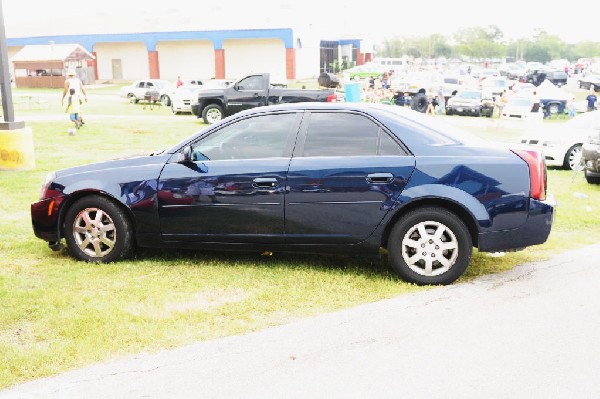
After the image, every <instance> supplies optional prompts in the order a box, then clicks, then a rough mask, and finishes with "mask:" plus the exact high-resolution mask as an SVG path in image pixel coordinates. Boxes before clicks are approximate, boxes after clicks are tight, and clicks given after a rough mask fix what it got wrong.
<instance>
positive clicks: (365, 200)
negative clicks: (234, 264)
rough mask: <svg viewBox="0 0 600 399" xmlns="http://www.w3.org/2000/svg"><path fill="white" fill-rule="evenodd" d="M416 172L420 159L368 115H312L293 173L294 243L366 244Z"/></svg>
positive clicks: (290, 226)
mask: <svg viewBox="0 0 600 399" xmlns="http://www.w3.org/2000/svg"><path fill="white" fill-rule="evenodd" d="M414 166H415V160H414V157H413V156H412V155H410V154H409V153H408V152H407V151H406V150H405V149H404V148H403V146H402V145H401V144H400V143H398V142H397V141H396V140H395V139H394V138H392V136H391V135H390V134H389V133H388V132H387V131H386V129H385V128H383V127H382V126H381V125H379V124H378V123H377V122H376V121H374V120H373V119H371V118H369V117H367V116H366V115H364V114H360V113H353V112H349V111H330V112H324V111H323V112H321V111H319V112H311V113H307V114H306V115H305V118H304V119H303V122H302V128H301V134H300V136H299V139H298V144H297V145H296V149H295V150H294V155H293V157H292V160H291V163H290V169H289V173H288V187H289V189H288V190H289V192H288V193H287V194H286V214H285V225H286V237H287V239H288V242H289V243H294V244H354V243H358V242H360V241H363V240H365V239H366V238H368V237H369V236H370V235H371V234H372V232H373V231H374V230H375V228H376V227H377V226H378V225H379V223H380V222H381V220H382V219H383V217H384V216H385V215H386V213H387V212H388V211H389V210H390V209H391V207H392V205H393V204H394V203H395V201H396V198H397V197H398V195H399V194H400V193H401V192H402V190H403V189H404V186H405V185H406V183H407V181H408V178H409V177H410V175H411V173H412V171H413V169H414Z"/></svg>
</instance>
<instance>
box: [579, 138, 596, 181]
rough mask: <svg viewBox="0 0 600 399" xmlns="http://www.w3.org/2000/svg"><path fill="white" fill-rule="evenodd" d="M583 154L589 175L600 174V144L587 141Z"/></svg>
mask: <svg viewBox="0 0 600 399" xmlns="http://www.w3.org/2000/svg"><path fill="white" fill-rule="evenodd" d="M581 156H582V158H583V159H584V160H585V169H586V171H587V174H588V176H593V177H596V176H600V145H598V144H589V143H585V144H584V145H583V147H582V153H581Z"/></svg>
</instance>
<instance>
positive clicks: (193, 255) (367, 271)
mask: <svg viewBox="0 0 600 399" xmlns="http://www.w3.org/2000/svg"><path fill="white" fill-rule="evenodd" d="M132 260H136V261H149V262H170V263H171V262H172V263H187V264H193V265H197V266H198V267H202V266H203V265H207V264H222V265H227V264H231V265H235V266H244V265H247V266H248V267H260V268H281V267H285V268H289V269H290V270H297V269H307V270H318V271H321V272H326V273H327V272H331V273H336V274H339V273H340V272H341V273H351V274H352V275H355V276H364V277H370V278H384V279H387V280H389V279H393V280H398V281H399V282H401V281H402V280H401V279H400V277H398V276H397V275H396V274H395V273H394V272H393V270H392V269H391V267H390V266H389V263H388V260H387V256H385V255H382V256H381V257H380V258H374V257H366V256H340V255H323V254H297V253H283V252H281V253H279V252H277V253H262V254H261V253H258V252H241V251H240V252H238V251H234V252H217V251H215V252H212V251H198V250H187V249H160V248H159V249H155V248H138V249H137V250H136V252H135V255H134V258H133V259H132Z"/></svg>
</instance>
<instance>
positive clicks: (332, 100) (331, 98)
mask: <svg viewBox="0 0 600 399" xmlns="http://www.w3.org/2000/svg"><path fill="white" fill-rule="evenodd" d="M327 102H328V103H335V102H337V94H335V93H333V94H330V95H328V96H327Z"/></svg>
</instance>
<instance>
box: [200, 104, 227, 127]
mask: <svg viewBox="0 0 600 399" xmlns="http://www.w3.org/2000/svg"><path fill="white" fill-rule="evenodd" d="M202 118H203V119H204V123H207V124H209V125H212V124H213V123H217V122H219V121H220V120H221V119H223V108H221V106H219V105H216V104H210V105H207V106H206V107H204V110H203V111H202Z"/></svg>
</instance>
